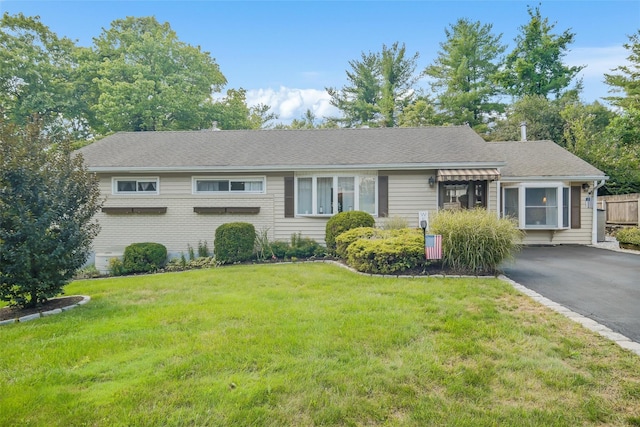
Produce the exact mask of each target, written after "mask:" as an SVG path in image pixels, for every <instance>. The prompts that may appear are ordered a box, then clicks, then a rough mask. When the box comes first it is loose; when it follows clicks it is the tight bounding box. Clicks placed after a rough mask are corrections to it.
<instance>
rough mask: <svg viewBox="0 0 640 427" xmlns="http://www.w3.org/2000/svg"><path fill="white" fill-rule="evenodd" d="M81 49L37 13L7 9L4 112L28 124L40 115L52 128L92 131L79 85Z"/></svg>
mask: <svg viewBox="0 0 640 427" xmlns="http://www.w3.org/2000/svg"><path fill="white" fill-rule="evenodd" d="M76 51H77V47H76V45H75V44H74V42H73V41H72V40H70V39H68V38H66V37H62V38H61V37H58V36H57V35H56V34H55V33H54V32H52V31H51V30H50V29H49V28H48V27H47V26H45V25H44V24H42V22H40V19H39V18H37V17H26V16H24V15H22V14H18V15H15V16H12V15H9V14H8V13H5V14H4V15H3V16H2V19H1V21H0V63H1V64H2V66H1V67H0V112H1V113H2V114H3V115H4V117H5V119H7V120H9V121H10V122H12V123H15V124H17V125H20V126H23V125H25V124H26V123H27V122H28V121H29V120H30V118H31V116H32V115H33V114H37V115H38V116H39V117H40V120H41V121H42V124H43V126H44V127H45V128H46V129H47V131H48V132H60V131H65V130H72V131H75V132H76V136H77V137H81V136H84V135H86V134H87V133H88V126H87V122H86V120H85V119H84V115H83V110H84V109H85V108H86V105H85V104H84V102H83V101H82V99H81V96H80V90H79V87H78V85H77V84H76V79H77V73H76V70H77V68H78V63H77V57H76Z"/></svg>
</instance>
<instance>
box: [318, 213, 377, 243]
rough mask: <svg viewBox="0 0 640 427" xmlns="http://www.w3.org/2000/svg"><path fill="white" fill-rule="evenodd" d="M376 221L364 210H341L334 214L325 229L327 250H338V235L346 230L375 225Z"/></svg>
mask: <svg viewBox="0 0 640 427" xmlns="http://www.w3.org/2000/svg"><path fill="white" fill-rule="evenodd" d="M375 222H376V221H375V220H374V219H373V217H372V216H371V215H370V214H368V213H367V212H362V211H349V212H340V213H339V214H336V215H334V216H332V217H331V218H330V219H329V221H327V226H326V229H325V239H324V240H325V243H326V244H327V250H328V251H329V252H333V251H335V250H336V237H338V236H339V235H340V234H342V233H344V232H345V231H347V230H351V229H352V228H357V227H373V226H374V225H375Z"/></svg>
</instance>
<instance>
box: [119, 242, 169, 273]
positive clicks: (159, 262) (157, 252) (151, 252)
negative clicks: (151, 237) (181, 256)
mask: <svg viewBox="0 0 640 427" xmlns="http://www.w3.org/2000/svg"><path fill="white" fill-rule="evenodd" d="M166 262H167V248H166V247H165V246H164V245H162V244H160V243H152V242H145V243H132V244H130V245H129V246H127V247H126V248H125V249H124V256H123V257H122V267H123V268H124V271H125V272H127V273H151V272H154V271H157V270H158V269H160V268H162V267H164V265H165V263H166Z"/></svg>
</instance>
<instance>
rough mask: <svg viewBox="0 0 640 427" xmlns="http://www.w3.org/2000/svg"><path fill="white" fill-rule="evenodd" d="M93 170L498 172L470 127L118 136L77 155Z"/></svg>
mask: <svg viewBox="0 0 640 427" xmlns="http://www.w3.org/2000/svg"><path fill="white" fill-rule="evenodd" d="M79 151H80V152H81V153H82V155H83V156H84V159H85V162H86V164H87V165H88V167H89V169H90V170H92V171H113V172H116V171H128V172H135V171H140V172H143V171H176V172H177V171H197V170H201V171H204V170H208V171H216V170H221V171H222V170H224V171H233V170H237V171H243V170H251V171H277V170H289V171H290V170H304V169H309V170H310V169H331V168H354V169H365V168H369V169H387V170H389V169H411V168H441V167H501V166H503V165H504V156H502V155H501V154H500V153H499V152H497V151H494V150H491V149H489V148H488V145H487V143H486V142H485V141H484V140H483V139H482V138H481V137H480V136H479V135H478V134H476V133H475V132H474V131H473V130H472V129H471V128H470V127H468V126H447V127H423V128H375V129H373V128H372V129H363V128H359V129H313V130H237V131H169V132H164V131H163V132H120V133H116V134H113V135H110V136H107V137H105V138H104V139H102V140H99V141H97V142H95V143H93V144H91V145H88V146H86V147H83V148H82V149H80V150H79Z"/></svg>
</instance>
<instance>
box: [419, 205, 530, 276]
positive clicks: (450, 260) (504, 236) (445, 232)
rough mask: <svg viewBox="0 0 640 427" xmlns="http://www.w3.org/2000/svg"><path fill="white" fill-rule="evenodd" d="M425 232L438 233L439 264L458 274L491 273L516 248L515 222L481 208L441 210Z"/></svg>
mask: <svg viewBox="0 0 640 427" xmlns="http://www.w3.org/2000/svg"><path fill="white" fill-rule="evenodd" d="M429 232H430V233H431V234H440V235H442V265H443V266H444V267H446V268H450V269H452V270H453V271H457V272H460V273H472V274H479V273H495V272H496V271H497V270H498V267H499V265H500V264H501V263H502V262H503V261H505V260H508V259H513V257H514V255H515V253H516V252H517V251H518V250H519V249H520V246H521V242H522V238H523V232H522V231H521V230H519V229H518V228H517V225H516V223H515V222H514V221H513V220H511V219H507V218H498V217H497V216H496V214H495V212H489V211H486V210H484V209H463V210H458V211H451V210H442V211H439V212H438V213H437V214H436V215H434V217H433V219H432V220H431V224H430V228H429Z"/></svg>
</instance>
